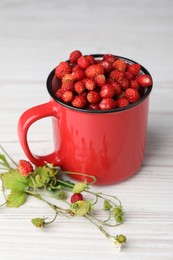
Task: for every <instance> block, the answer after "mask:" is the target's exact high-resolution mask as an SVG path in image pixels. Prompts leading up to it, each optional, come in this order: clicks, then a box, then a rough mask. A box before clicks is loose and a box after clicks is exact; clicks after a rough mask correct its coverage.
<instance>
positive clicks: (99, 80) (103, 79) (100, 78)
mask: <svg viewBox="0 0 173 260" xmlns="http://www.w3.org/2000/svg"><path fill="white" fill-rule="evenodd" d="M95 82H96V84H97V86H99V87H101V86H103V85H104V84H105V83H106V77H105V75H104V74H99V75H97V76H95Z"/></svg>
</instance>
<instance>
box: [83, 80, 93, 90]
mask: <svg viewBox="0 0 173 260" xmlns="http://www.w3.org/2000/svg"><path fill="white" fill-rule="evenodd" d="M83 83H84V85H85V88H86V89H88V90H93V89H95V87H96V82H95V80H94V79H87V78H85V79H83Z"/></svg>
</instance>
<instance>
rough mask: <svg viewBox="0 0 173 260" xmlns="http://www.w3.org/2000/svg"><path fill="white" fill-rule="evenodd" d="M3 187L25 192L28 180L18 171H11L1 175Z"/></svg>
mask: <svg viewBox="0 0 173 260" xmlns="http://www.w3.org/2000/svg"><path fill="white" fill-rule="evenodd" d="M1 179H2V182H3V186H4V188H6V189H9V190H15V191H24V190H25V188H26V187H27V186H28V185H27V179H26V178H25V177H23V176H22V175H21V173H20V172H18V171H17V170H10V171H9V172H6V173H3V174H1Z"/></svg>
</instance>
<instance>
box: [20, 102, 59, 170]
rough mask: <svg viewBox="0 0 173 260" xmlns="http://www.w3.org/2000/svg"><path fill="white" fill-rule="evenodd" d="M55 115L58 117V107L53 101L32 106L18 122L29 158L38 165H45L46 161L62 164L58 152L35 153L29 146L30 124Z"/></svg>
mask: <svg viewBox="0 0 173 260" xmlns="http://www.w3.org/2000/svg"><path fill="white" fill-rule="evenodd" d="M50 116H53V117H55V118H57V119H58V115H57V108H55V107H54V106H53V104H52V101H49V102H47V103H44V104H41V105H38V106H35V107H32V108H30V109H28V110H26V111H25V112H24V113H23V114H22V115H21V117H20V119H19V122H18V137H19V141H20V143H21V146H22V148H23V150H24V152H25V154H26V156H27V157H28V159H29V160H30V161H31V162H32V163H33V164H35V165H36V166H43V165H44V164H45V162H48V163H53V164H54V165H60V158H59V157H58V152H57V151H54V152H52V153H51V154H48V155H44V156H40V155H36V154H33V153H32V152H31V150H30V148H29V145H28V140H27V133H28V130H29V128H30V126H31V125H32V124H33V123H34V122H36V121H38V120H39V119H42V118H45V117H50Z"/></svg>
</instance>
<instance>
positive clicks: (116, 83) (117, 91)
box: [111, 81, 122, 96]
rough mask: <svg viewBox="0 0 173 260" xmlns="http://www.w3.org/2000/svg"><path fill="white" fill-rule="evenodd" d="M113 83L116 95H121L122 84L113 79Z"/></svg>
mask: <svg viewBox="0 0 173 260" xmlns="http://www.w3.org/2000/svg"><path fill="white" fill-rule="evenodd" d="M111 85H112V86H113V87H114V89H115V95H116V96H119V95H120V94H121V92H122V88H121V86H120V84H119V83H118V82H117V81H112V83H111Z"/></svg>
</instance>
